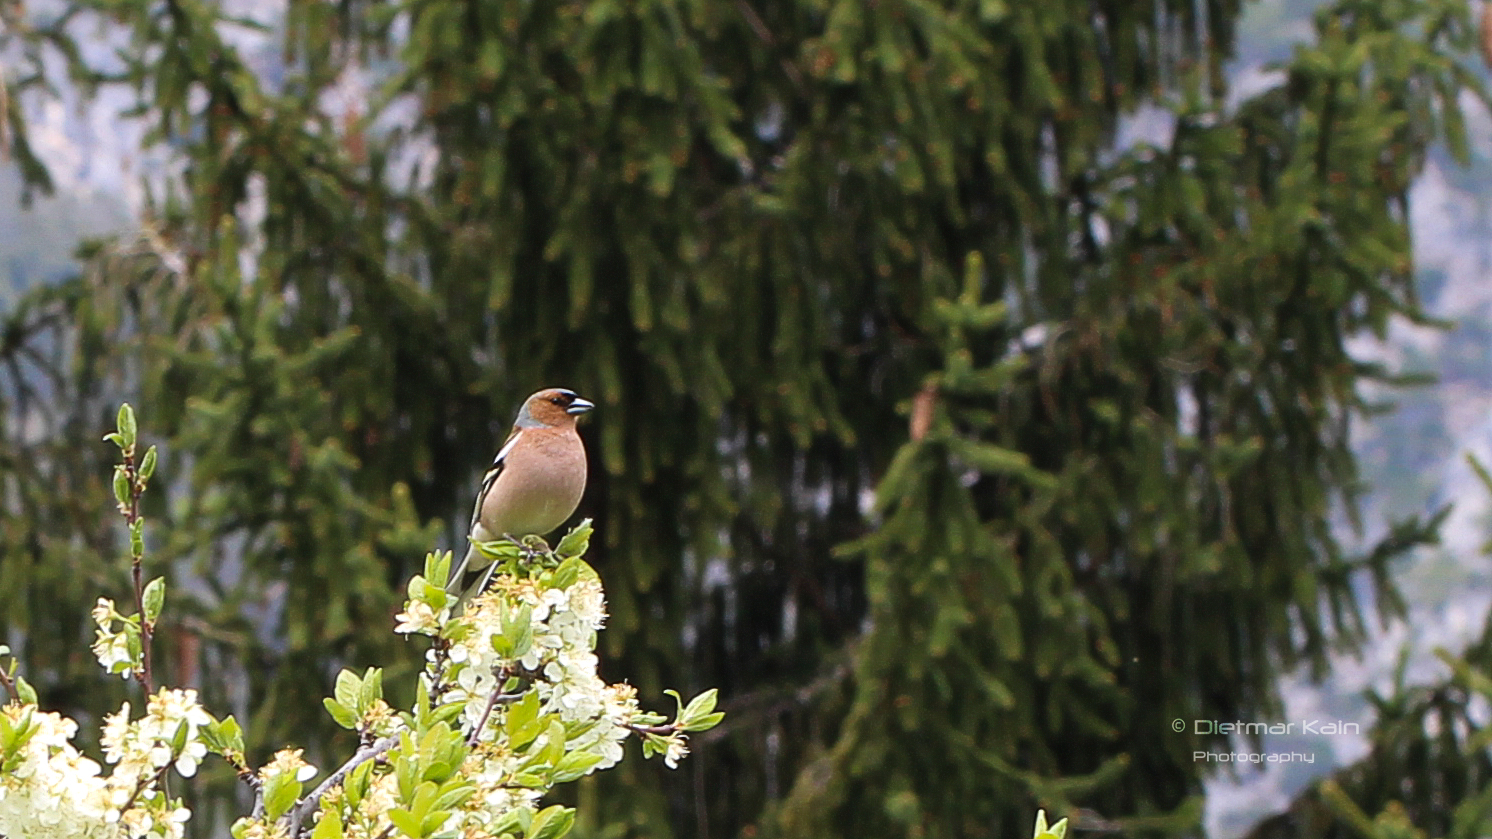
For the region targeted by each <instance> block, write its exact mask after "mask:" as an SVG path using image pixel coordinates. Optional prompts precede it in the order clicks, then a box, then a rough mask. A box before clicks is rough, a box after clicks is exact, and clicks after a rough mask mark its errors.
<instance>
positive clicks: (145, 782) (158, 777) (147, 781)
mask: <svg viewBox="0 0 1492 839" xmlns="http://www.w3.org/2000/svg"><path fill="white" fill-rule="evenodd" d="M170 769H171V764H170V763H169V762H167V763H166V765H165V766H162V767H161V768H160V769H157V770H156V773H155V776H154V777H152V778H141V779H140V780H139V781H138V782H137V783H136V784H135V791H134V792H133V793H130V798H129V800H128V801H126V802H124V806H123V807H120V808H119V812H121V813H123V812H125V811H127V810H129V808H131V807H133V806H135V801H137V800H138V799H139V798H140V794H141V793H143V792H144V791H145V788H146V787H148V786H150V785H151V784H158V783H160V782H161V781H162V780H163V779H164V778H165V777H166V772H168V771H170Z"/></svg>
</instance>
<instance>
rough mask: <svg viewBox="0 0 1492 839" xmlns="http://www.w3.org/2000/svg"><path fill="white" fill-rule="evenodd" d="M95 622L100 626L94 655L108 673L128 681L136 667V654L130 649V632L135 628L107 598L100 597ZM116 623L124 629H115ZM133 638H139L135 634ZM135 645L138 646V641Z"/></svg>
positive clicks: (94, 645) (94, 615)
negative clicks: (116, 674)
mask: <svg viewBox="0 0 1492 839" xmlns="http://www.w3.org/2000/svg"><path fill="white" fill-rule="evenodd" d="M93 622H94V623H95V624H96V625H97V626H98V630H97V636H98V637H97V640H95V641H94V642H93V655H94V656H95V657H97V658H98V663H99V664H102V665H103V667H104V670H105V671H106V672H109V673H118V674H119V675H120V676H121V677H122V678H125V679H128V678H129V677H130V674H131V673H133V672H134V665H135V654H134V653H133V652H132V651H131V649H130V640H131V637H132V636H131V632H130V630H131V629H133V626H132V625H131V624H130V623H129V621H128V619H126V618H124V617H123V616H121V615H120V614H119V613H118V612H117V611H115V609H114V601H112V600H110V599H109V598H107V597H100V598H99V599H98V604H97V605H95V606H94V607H93ZM115 623H120V624H122V625H123V627H124V628H123V629H122V630H116V629H114V624H115ZM133 637H135V638H136V639H138V637H139V636H138V634H135V635H134V636H133ZM135 643H136V644H138V643H139V642H138V640H136V642H135Z"/></svg>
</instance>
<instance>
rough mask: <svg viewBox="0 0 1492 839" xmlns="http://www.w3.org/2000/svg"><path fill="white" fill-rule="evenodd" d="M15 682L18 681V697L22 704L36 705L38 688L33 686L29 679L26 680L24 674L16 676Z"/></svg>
mask: <svg viewBox="0 0 1492 839" xmlns="http://www.w3.org/2000/svg"><path fill="white" fill-rule="evenodd" d="M15 683H16V698H17V699H19V700H21V704H22V705H35V704H36V688H34V687H32V686H31V683H30V682H28V681H26V678H25V677H24V676H16V677H15Z"/></svg>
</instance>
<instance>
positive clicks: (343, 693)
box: [332, 670, 363, 716]
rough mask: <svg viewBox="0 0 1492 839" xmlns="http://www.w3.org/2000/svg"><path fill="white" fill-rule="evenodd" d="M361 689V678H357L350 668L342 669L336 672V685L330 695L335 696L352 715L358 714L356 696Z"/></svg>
mask: <svg viewBox="0 0 1492 839" xmlns="http://www.w3.org/2000/svg"><path fill="white" fill-rule="evenodd" d="M362 689H363V680H362V679H359V678H358V677H357V674H356V673H354V672H352V671H351V670H343V671H342V672H341V673H338V674H337V686H336V688H335V689H333V691H332V695H333V696H335V697H336V698H337V701H338V702H340V703H342V707H344V708H346V709H347V710H348V711H350V712H352V714H353V715H354V716H359V714H358V711H359V710H360V709H359V708H358V704H357V700H358V696H359V695H360V694H361V693H362Z"/></svg>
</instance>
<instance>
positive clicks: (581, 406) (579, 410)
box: [565, 396, 596, 417]
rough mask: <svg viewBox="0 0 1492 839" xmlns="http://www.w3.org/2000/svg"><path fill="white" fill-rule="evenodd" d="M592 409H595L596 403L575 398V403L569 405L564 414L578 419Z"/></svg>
mask: <svg viewBox="0 0 1492 839" xmlns="http://www.w3.org/2000/svg"><path fill="white" fill-rule="evenodd" d="M594 407H596V403H594V402H592V401H590V400H589V399H581V398H580V397H579V396H577V397H575V401H574V402H571V403H570V407H568V408H566V409H565V413H567V414H570V415H571V416H576V417H578V416H580V415H581V414H584V413H587V412H589V411H590V409H592V408H594Z"/></svg>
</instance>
